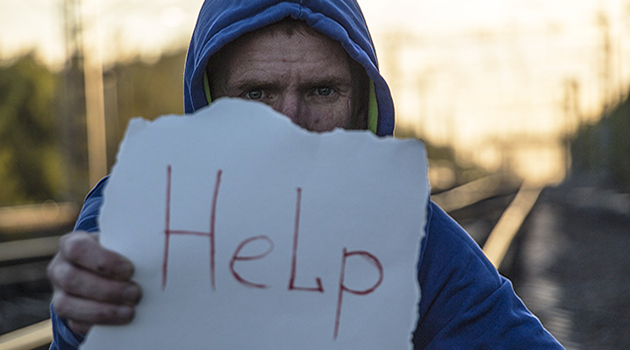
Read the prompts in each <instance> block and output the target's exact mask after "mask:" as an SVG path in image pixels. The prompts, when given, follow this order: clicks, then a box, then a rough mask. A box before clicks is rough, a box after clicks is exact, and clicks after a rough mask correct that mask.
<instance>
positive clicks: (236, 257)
mask: <svg viewBox="0 0 630 350" xmlns="http://www.w3.org/2000/svg"><path fill="white" fill-rule="evenodd" d="M260 239H262V240H265V241H267V243H269V249H267V250H266V251H265V252H264V253H261V254H258V255H251V256H239V255H238V254H239V253H240V252H241V250H242V249H243V248H244V247H245V246H246V245H247V244H249V243H251V242H253V241H257V240H260ZM272 250H273V241H272V240H271V239H270V238H269V237H267V236H263V235H261V236H255V237H250V238H248V239H246V240H244V241H243V242H241V244H239V245H238V247H237V248H236V250H235V251H234V255H232V259H231V260H230V271H232V275H233V276H234V278H236V280H237V281H239V282H241V283H242V284H244V285H246V286H248V287H254V288H267V285H264V284H260V283H254V282H250V281H247V280H246V279H244V278H243V277H241V275H239V274H238V272H236V270H234V263H235V262H237V261H249V260H257V259H261V258H264V257H265V256H267V255H269V253H271V251H272Z"/></svg>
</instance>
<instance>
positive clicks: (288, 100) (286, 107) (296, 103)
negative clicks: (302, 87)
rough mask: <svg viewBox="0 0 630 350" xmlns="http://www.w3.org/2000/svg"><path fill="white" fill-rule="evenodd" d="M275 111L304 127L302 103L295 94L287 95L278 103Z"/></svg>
mask: <svg viewBox="0 0 630 350" xmlns="http://www.w3.org/2000/svg"><path fill="white" fill-rule="evenodd" d="M274 109H275V110H276V111H278V112H280V113H282V114H284V115H286V116H287V117H289V118H290V119H291V120H292V121H293V122H294V123H295V124H297V125H300V126H302V127H304V126H305V125H302V123H303V119H304V118H303V116H302V113H303V101H302V99H301V98H300V97H299V96H298V95H297V94H287V95H284V96H282V98H281V99H280V100H279V101H278V106H276V108H274Z"/></svg>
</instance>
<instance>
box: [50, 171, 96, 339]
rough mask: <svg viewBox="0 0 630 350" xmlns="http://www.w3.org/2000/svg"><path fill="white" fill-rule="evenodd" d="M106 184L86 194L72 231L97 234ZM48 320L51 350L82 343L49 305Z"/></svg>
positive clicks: (79, 335)
mask: <svg viewBox="0 0 630 350" xmlns="http://www.w3.org/2000/svg"><path fill="white" fill-rule="evenodd" d="M106 184H107V178H104V179H102V180H101V181H100V182H99V183H98V184H97V185H96V186H95V187H94V188H93V189H92V191H90V193H88V195H87V197H86V198H85V202H84V203H83V208H81V213H79V217H78V218H77V222H76V224H75V226H74V231H86V232H98V230H99V228H98V221H97V219H98V215H99V212H100V211H101V205H102V204H103V189H104V188H105V185H106ZM50 319H51V321H52V331H53V341H52V343H51V344H50V349H51V350H74V349H77V348H78V347H79V345H80V344H81V343H82V342H83V339H84V337H83V336H82V335H81V334H77V333H74V332H73V331H72V330H70V328H68V326H67V324H66V321H65V320H64V319H63V318H61V317H59V315H57V313H56V312H55V309H54V308H53V305H52V304H51V305H50Z"/></svg>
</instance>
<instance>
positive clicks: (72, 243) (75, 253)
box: [59, 232, 133, 280]
mask: <svg viewBox="0 0 630 350" xmlns="http://www.w3.org/2000/svg"><path fill="white" fill-rule="evenodd" d="M59 252H60V253H61V254H62V255H63V256H64V258H66V260H68V261H70V262H71V263H73V264H75V265H77V266H80V267H82V268H84V269H87V270H90V271H94V272H96V273H97V274H99V275H101V276H105V277H109V278H115V279H121V280H127V279H129V278H131V276H132V275H133V264H132V263H131V262H130V261H129V260H128V259H127V258H125V257H124V256H122V255H120V254H118V253H115V252H113V251H111V250H108V249H105V248H103V246H101V245H100V243H99V242H98V241H97V240H96V238H95V237H94V236H93V235H91V234H88V233H86V232H74V233H70V234H67V235H65V236H63V237H62V238H61V240H60V241H59Z"/></svg>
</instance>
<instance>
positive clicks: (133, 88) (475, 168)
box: [0, 0, 630, 349]
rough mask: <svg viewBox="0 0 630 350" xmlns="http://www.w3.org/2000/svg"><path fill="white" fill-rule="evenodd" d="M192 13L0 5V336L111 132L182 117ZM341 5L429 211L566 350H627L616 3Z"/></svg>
mask: <svg viewBox="0 0 630 350" xmlns="http://www.w3.org/2000/svg"><path fill="white" fill-rule="evenodd" d="M201 3H202V1H201V0H151V1H149V0H134V1H123V0H108V1H97V0H21V1H13V0H0V335H2V334H9V333H10V332H11V331H14V330H16V329H21V328H22V327H24V326H27V325H30V324H33V323H36V322H38V321H42V320H45V319H46V317H47V314H48V303H49V301H50V300H49V298H50V286H49V285H48V283H47V282H46V279H45V272H44V271H45V266H46V264H47V262H48V260H49V259H50V257H51V256H52V254H54V252H55V249H56V244H57V243H56V242H57V240H58V238H59V235H61V234H63V233H64V232H68V231H70V230H71V229H72V225H73V220H74V218H76V215H77V214H78V210H79V208H80V206H81V203H82V200H83V197H84V196H85V194H86V193H87V191H88V190H89V189H90V188H91V187H92V186H93V185H94V184H95V183H96V182H97V181H98V179H99V178H100V177H102V176H104V175H105V174H106V173H107V172H108V170H109V169H111V166H112V165H113V163H114V162H115V155H116V151H117V147H118V144H119V143H120V141H121V139H122V136H123V134H124V131H125V128H126V125H127V122H128V120H129V119H130V118H132V117H135V116H143V117H145V118H149V119H153V118H155V117H157V116H159V115H164V114H171V113H176V114H182V113H183V97H182V95H183V94H182V90H183V67H184V59H185V54H186V48H187V45H188V40H189V39H190V34H191V32H192V29H193V27H194V24H195V21H196V16H197V13H198V11H199V8H200V7H201ZM359 3H360V5H361V7H362V8H363V11H364V13H365V16H366V19H367V22H368V25H369V27H370V29H371V32H372V36H373V39H374V42H375V44H376V47H377V54H378V58H379V61H380V65H381V70H382V73H383V75H384V76H385V78H386V80H387V81H388V82H389V84H390V88H391V89H392V91H393V95H394V99H395V105H396V111H397V127H396V136H397V137H402V138H407V137H413V138H420V139H422V140H424V141H425V143H426V145H427V149H428V155H429V164H430V170H429V177H430V181H431V186H432V193H433V199H434V200H435V201H436V202H438V203H439V204H440V205H441V206H442V207H443V208H445V209H446V210H447V211H448V212H449V213H450V214H451V215H453V216H454V217H455V218H456V219H457V220H458V221H459V222H460V224H462V225H463V226H464V227H465V228H466V229H467V230H468V231H469V232H470V233H471V235H472V236H473V238H475V240H476V241H477V242H478V243H479V244H480V246H482V247H483V248H484V251H485V252H487V253H488V254H495V253H492V252H495V251H497V250H496V248H494V247H496V246H499V247H501V246H503V249H501V248H499V249H498V251H499V253H498V254H497V255H496V257H497V258H495V259H493V262H495V265H496V266H497V267H498V268H499V270H500V272H501V273H503V274H505V275H507V276H508V277H510V278H511V279H512V280H513V282H514V286H515V289H516V290H517V292H518V293H519V295H520V296H521V297H522V298H523V299H524V301H525V303H526V304H527V306H528V307H529V308H530V309H532V311H534V312H535V313H536V314H537V315H538V316H539V317H540V319H541V321H542V322H543V323H544V324H545V326H546V327H547V328H548V329H549V330H550V331H551V332H552V333H553V334H554V335H555V336H556V337H557V338H558V339H559V340H560V341H561V342H562V343H563V345H565V346H566V347H567V348H568V349H583V348H584V349H586V348H593V347H594V348H597V349H622V348H630V334H629V333H628V332H626V330H627V329H630V316H628V315H627V313H626V312H625V311H624V310H628V309H629V308H630V283H628V281H629V279H630V253H628V252H630V101H629V100H628V90H629V88H630V0H581V1H570V0H547V1H542V0H475V1H469V0H468V1H464V0H441V1H437V0H413V1H412V0H389V1H381V0H359ZM514 212H517V213H519V214H518V215H516V214H513V213H514ZM494 237H508V238H505V239H503V241H505V243H495V242H496V241H497V239H495V238H494ZM499 241H501V239H499ZM493 249H494V250H493ZM489 256H490V255H489ZM491 259H492V258H491ZM5 339H6V338H5ZM2 341H3V338H2V337H1V336H0V346H1V344H2ZM25 348H29V347H25Z"/></svg>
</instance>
